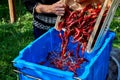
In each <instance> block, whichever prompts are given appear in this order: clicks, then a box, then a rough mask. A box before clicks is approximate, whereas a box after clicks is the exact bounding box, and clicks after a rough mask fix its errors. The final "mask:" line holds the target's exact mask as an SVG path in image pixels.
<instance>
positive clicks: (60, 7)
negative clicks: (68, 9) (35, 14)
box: [50, 1, 65, 16]
mask: <svg viewBox="0 0 120 80" xmlns="http://www.w3.org/2000/svg"><path fill="white" fill-rule="evenodd" d="M50 10H51V13H54V14H56V15H58V16H63V15H64V13H65V4H64V3H63V2H61V1H58V2H56V3H54V4H52V5H51V6H50Z"/></svg>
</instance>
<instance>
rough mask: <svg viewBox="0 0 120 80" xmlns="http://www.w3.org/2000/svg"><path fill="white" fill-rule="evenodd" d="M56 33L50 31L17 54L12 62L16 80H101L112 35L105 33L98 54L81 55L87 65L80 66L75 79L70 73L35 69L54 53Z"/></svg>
mask: <svg viewBox="0 0 120 80" xmlns="http://www.w3.org/2000/svg"><path fill="white" fill-rule="evenodd" d="M58 33H59V32H58V31H56V30H55V29H54V28H52V29H50V30H49V31H48V32H46V33H45V34H44V35H42V36H41V37H39V38H38V39H36V40H35V41H33V42H32V43H30V44H29V45H28V46H27V47H25V48H24V49H23V50H21V51H20V53H19V56H18V57H16V58H15V59H14V61H13V62H14V63H13V65H14V67H16V68H17V69H18V70H19V71H20V72H21V74H20V75H19V77H20V80H35V78H36V79H38V80H39V79H42V80H77V79H78V80H79V79H81V80H105V78H106V75H107V74H108V65H109V56H110V51H111V48H112V40H113V39H114V37H115V33H113V32H108V34H107V35H106V38H105V40H104V43H103V45H102V47H101V48H100V49H99V50H96V51H94V52H92V53H91V54H87V53H85V58H86V59H88V60H89V62H87V63H83V64H82V65H81V68H80V69H79V71H78V73H79V76H78V77H74V73H73V72H70V71H63V70H59V69H55V68H52V67H47V66H44V65H39V63H40V62H42V61H44V60H46V57H47V55H48V52H50V51H51V50H58V47H59V46H60V44H61V40H60V39H59V37H58ZM74 47H75V46H73V45H72V44H71V43H69V48H71V49H74ZM58 51H59V50H58ZM80 54H81V52H80Z"/></svg>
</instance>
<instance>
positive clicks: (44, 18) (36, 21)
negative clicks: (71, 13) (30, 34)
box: [23, 0, 65, 39]
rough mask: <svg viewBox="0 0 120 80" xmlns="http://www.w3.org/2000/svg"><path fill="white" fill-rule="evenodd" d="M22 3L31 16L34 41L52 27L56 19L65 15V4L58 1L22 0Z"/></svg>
mask: <svg viewBox="0 0 120 80" xmlns="http://www.w3.org/2000/svg"><path fill="white" fill-rule="evenodd" d="M23 3H24V4H25V7H26V8H27V10H28V11H29V12H30V13H31V14H33V29H34V37H35V39H36V38H38V37H39V36H41V35H42V34H44V33H45V32H47V31H48V30H49V29H50V28H51V27H54V26H55V22H56V17H57V16H63V15H64V13H65V4H64V3H63V2H62V1H59V0H23Z"/></svg>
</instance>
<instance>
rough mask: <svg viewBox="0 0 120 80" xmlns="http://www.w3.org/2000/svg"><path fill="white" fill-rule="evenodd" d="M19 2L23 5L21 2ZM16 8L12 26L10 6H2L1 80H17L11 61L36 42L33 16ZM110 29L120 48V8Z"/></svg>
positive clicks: (0, 8) (20, 8) (0, 35)
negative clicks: (14, 20)
mask: <svg viewBox="0 0 120 80" xmlns="http://www.w3.org/2000/svg"><path fill="white" fill-rule="evenodd" d="M18 2H19V3H21V2H20V0H18ZM16 6H17V7H16V12H17V13H16V14H17V15H16V16H17V21H16V22H15V23H14V24H10V23H9V12H8V5H7V4H6V5H5V4H0V80H17V77H16V73H15V72H13V69H14V67H13V66H12V62H11V61H12V60H13V59H14V58H15V57H17V56H18V54H19V51H20V50H21V49H23V48H24V47H26V46H27V45H28V44H29V43H30V42H31V41H33V40H34V37H33V29H32V15H31V14H30V13H28V12H27V11H26V9H25V7H23V5H21V4H16ZM21 6H22V7H21ZM110 29H111V30H112V31H114V32H116V38H115V40H114V42H113V47H117V48H120V7H119V8H118V10H117V12H116V14H115V18H114V19H113V21H112V23H111V26H110Z"/></svg>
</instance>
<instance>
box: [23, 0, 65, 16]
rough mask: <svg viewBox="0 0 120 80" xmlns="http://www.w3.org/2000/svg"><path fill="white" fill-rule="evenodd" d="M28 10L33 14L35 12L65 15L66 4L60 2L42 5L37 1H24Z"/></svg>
mask: <svg viewBox="0 0 120 80" xmlns="http://www.w3.org/2000/svg"><path fill="white" fill-rule="evenodd" d="M24 4H25V6H26V8H27V9H28V10H29V11H30V12H31V13H32V12H33V10H35V12H36V13H48V14H49V13H52V14H56V15H64V13H65V4H64V3H62V2H61V1H58V2H56V3H54V4H52V5H47V4H41V3H38V2H36V1H35V0H24Z"/></svg>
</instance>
